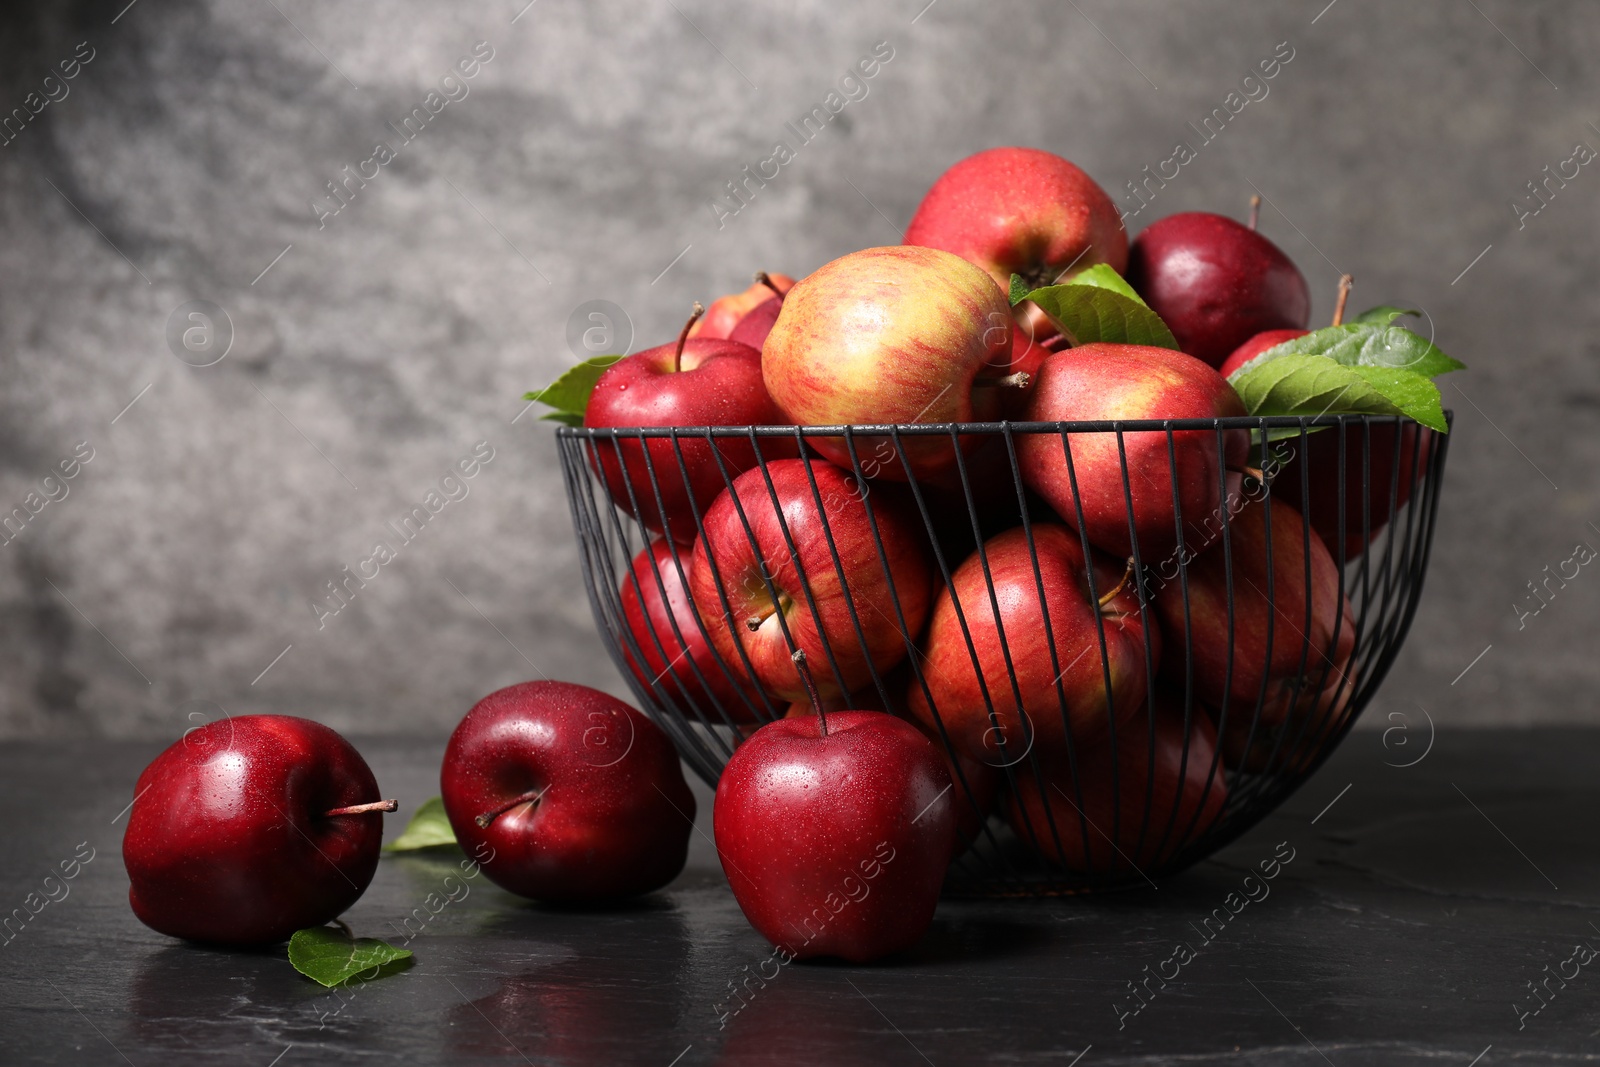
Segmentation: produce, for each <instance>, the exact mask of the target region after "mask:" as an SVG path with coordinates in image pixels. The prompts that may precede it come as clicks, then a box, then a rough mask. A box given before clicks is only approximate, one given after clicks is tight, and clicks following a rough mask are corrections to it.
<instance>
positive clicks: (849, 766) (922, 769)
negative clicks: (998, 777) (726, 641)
mask: <svg viewBox="0 0 1600 1067" xmlns="http://www.w3.org/2000/svg"><path fill="white" fill-rule="evenodd" d="M952 792H953V791H952V789H951V784H950V776H949V774H948V773H947V772H946V771H945V765H944V761H943V760H942V759H941V758H940V756H939V753H938V752H937V751H936V750H935V749H934V747H933V745H932V744H930V743H929V742H928V739H927V738H925V737H923V736H922V734H920V733H918V732H917V729H916V727H914V726H912V725H911V724H910V723H908V722H905V721H903V720H901V719H897V718H895V717H894V716H892V715H885V714H883V713H881V712H875V711H845V712H836V713H833V714H831V715H827V716H826V717H825V718H824V716H822V715H820V714H819V715H814V716H811V717H809V718H803V719H780V720H778V721H777V722H774V723H769V724H768V725H766V726H763V727H762V728H761V729H760V730H758V731H756V733H755V735H754V736H753V737H751V738H750V739H749V740H748V741H746V742H745V743H744V744H742V745H740V746H739V747H738V749H736V750H735V751H734V753H733V758H732V759H730V760H729V761H728V765H727V767H726V768H725V769H724V770H723V772H722V778H721V780H720V781H719V782H718V783H717V799H716V805H715V807H714V808H713V811H712V823H713V826H714V829H715V834H716V843H717V855H718V857H719V858H720V859H721V861H722V870H723V872H724V873H725V874H726V875H727V876H728V884H729V885H730V886H731V887H732V888H733V896H734V899H735V900H737V901H738V902H739V908H740V910H742V911H743V912H744V914H745V918H747V919H749V920H750V925H751V926H754V927H755V928H756V930H757V931H759V932H760V934H761V935H762V936H763V937H765V938H766V939H767V940H768V941H769V942H771V943H772V944H773V945H774V946H776V947H777V948H779V949H780V950H782V951H783V952H784V953H785V954H786V955H788V956H790V957H792V958H795V959H809V958H812V957H816V956H839V957H842V958H844V959H847V960H850V961H852V962H855V963H866V962H868V961H870V960H874V959H878V958H879V957H881V956H886V955H888V954H890V953H893V952H899V951H901V950H903V949H907V948H910V947H911V946H912V945H913V944H915V943H916V942H917V940H918V939H920V938H921V937H922V935H923V933H924V932H926V930H927V929H928V925H929V923H931V922H932V921H933V912H934V908H935V906H936V905H937V904H938V901H939V888H940V886H941V884H942V883H943V880H944V873H945V868H946V867H947V866H948V864H949V862H950V853H951V842H952V841H953V840H954V837H955V801H954V798H953V797H952V795H951V794H952Z"/></svg>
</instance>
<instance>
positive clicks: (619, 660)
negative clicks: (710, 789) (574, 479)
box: [589, 436, 731, 775]
mask: <svg viewBox="0 0 1600 1067" xmlns="http://www.w3.org/2000/svg"><path fill="white" fill-rule="evenodd" d="M612 443H613V445H615V444H616V441H615V438H613V439H612ZM589 444H590V448H591V449H592V452H591V458H592V460H593V462H594V469H596V470H604V465H603V463H602V462H601V459H600V452H599V441H598V439H597V438H596V437H594V436H591V437H590V438H589ZM643 454H644V455H645V456H646V457H647V458H646V463H647V464H648V462H649V461H648V456H649V451H648V450H647V449H646V450H643ZM616 455H617V463H618V470H619V471H620V472H621V475H622V478H621V480H622V482H623V484H624V485H625V486H626V487H627V495H628V504H629V506H630V514H632V515H634V516H637V515H639V514H640V511H639V510H638V499H637V497H636V495H635V493H634V491H633V483H632V479H631V478H629V477H628V476H627V465H626V463H625V462H624V461H623V453H622V450H621V448H620V447H617V448H616ZM646 469H647V472H648V471H649V468H648V466H647V468H646ZM600 481H601V484H600V486H598V487H597V488H599V489H600V491H601V492H604V478H603V477H602V478H601V480H600ZM651 481H652V484H653V486H654V488H655V490H656V499H657V506H658V507H659V506H660V500H661V495H660V487H659V485H654V481H655V479H654V477H653V474H652V478H651ZM597 510H598V511H600V512H602V513H603V514H605V516H606V517H607V518H608V519H609V520H610V523H611V526H610V529H611V530H612V531H613V532H614V534H615V536H616V544H617V548H618V552H619V555H620V556H621V560H622V564H623V566H629V565H630V563H631V560H632V553H633V547H632V545H631V544H630V543H629V539H628V535H627V531H626V530H625V529H624V527H623V525H622V522H621V519H620V517H619V514H618V513H619V510H620V509H619V508H618V507H616V506H615V505H614V504H613V505H611V506H605V507H600V508H598V509H597ZM657 514H658V515H660V516H661V517H662V518H663V519H665V513H664V511H662V512H658V513H657ZM596 519H597V520H598V522H599V523H600V529H601V530H602V531H603V530H605V529H606V527H605V526H604V525H603V520H599V516H598V515H597V516H596ZM662 525H663V526H665V525H666V523H665V522H663V524H662ZM639 529H640V530H641V539H642V538H643V537H644V536H645V532H644V527H643V524H642V522H641V523H639ZM602 536H604V534H602ZM603 543H604V542H602V544H603ZM604 555H605V565H604V566H603V567H600V568H596V569H597V570H598V572H599V580H600V582H602V583H603V584H604V586H605V588H606V592H607V594H608V595H607V597H606V604H607V606H608V608H615V609H616V614H615V616H614V617H613V621H612V623H611V625H610V626H609V628H608V629H609V630H610V632H611V633H612V634H613V635H614V637H613V641H612V643H611V645H612V659H613V661H614V662H615V663H616V666H617V669H618V671H619V672H621V673H622V675H623V677H624V678H626V679H634V674H633V671H632V669H631V668H630V666H629V664H628V662H627V659H628V657H627V655H626V653H625V650H626V652H631V653H632V655H633V656H634V660H633V662H635V663H644V662H645V656H644V652H643V649H641V648H639V647H638V642H637V641H636V640H635V639H634V637H633V633H632V630H631V628H630V627H629V626H628V625H627V620H626V619H625V618H623V617H622V616H621V612H620V605H621V602H622V597H621V590H620V589H619V588H618V587H617V586H616V584H615V580H614V575H615V573H616V567H615V565H614V564H613V563H612V561H611V559H610V557H609V553H604ZM634 680H635V681H636V680H637V679H634ZM643 688H644V690H645V693H649V692H654V693H657V694H659V696H660V697H662V698H664V697H665V691H664V690H662V689H661V688H660V687H659V686H657V685H654V684H652V685H650V686H646V687H643ZM645 693H641V694H640V696H641V700H643V697H644V695H645ZM643 702H644V703H646V704H650V703H652V702H651V701H648V700H643ZM665 703H666V704H667V706H668V707H671V706H672V704H671V702H670V701H665ZM651 717H652V718H653V719H654V720H655V721H656V722H657V723H658V724H660V725H661V726H663V727H664V728H666V729H667V732H668V735H669V736H672V737H675V738H678V739H680V741H681V743H682V746H683V747H682V748H681V749H680V751H683V750H689V751H692V752H694V753H695V755H696V757H697V758H696V759H693V760H691V761H690V764H691V766H694V767H695V768H696V770H697V771H701V768H702V766H703V767H704V768H705V769H706V770H713V769H715V768H717V767H718V766H720V765H721V763H722V762H724V761H725V760H726V759H727V757H728V755H729V754H731V752H730V750H729V749H728V747H727V745H726V744H725V743H724V742H723V741H722V739H721V738H719V737H716V735H715V734H712V735H711V736H712V738H713V740H714V741H715V742H716V743H717V747H718V748H720V749H722V750H723V754H722V755H721V756H720V757H719V756H717V755H714V754H712V752H711V751H709V750H708V749H707V747H706V742H705V740H704V738H702V737H701V736H700V735H699V734H698V733H696V732H695V731H694V730H692V729H691V728H690V725H689V721H688V720H687V718H686V717H682V716H680V717H673V716H663V715H656V714H652V716H651ZM680 718H681V719H682V721H681V722H680V721H679V719H680ZM701 773H702V775H703V771H701Z"/></svg>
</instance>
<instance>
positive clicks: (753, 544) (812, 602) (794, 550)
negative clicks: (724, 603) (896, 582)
mask: <svg viewBox="0 0 1600 1067" xmlns="http://www.w3.org/2000/svg"><path fill="white" fill-rule="evenodd" d="M801 462H802V463H804V464H806V474H807V479H808V481H809V483H810V485H811V490H812V502H813V503H814V504H816V507H817V516H818V518H820V519H821V520H822V532H823V536H824V537H825V538H826V539H827V542H828V547H829V550H830V553H831V554H832V556H833V560H834V574H835V576H837V577H838V579H839V587H840V592H841V593H842V594H843V597H844V601H845V603H846V604H849V603H850V586H849V584H848V583H847V582H846V581H845V578H844V568H843V567H842V566H840V565H839V562H838V553H837V552H836V551H834V550H833V532H832V530H831V528H830V525H829V523H828V513H827V510H826V509H825V508H824V507H823V506H822V497H821V495H820V494H819V493H817V491H816V481H815V480H814V479H812V478H811V477H810V476H811V474H812V471H811V464H812V463H813V462H821V461H813V460H811V459H805V458H803V459H802V460H801ZM754 469H756V470H759V471H760V472H761V481H762V484H764V485H765V486H766V489H767V502H768V503H769V504H770V505H771V506H772V516H773V518H774V519H775V520H776V521H777V524H778V530H779V532H781V533H782V534H783V544H784V550H785V551H786V552H788V554H789V560H788V562H789V564H790V565H791V566H792V567H793V568H794V572H795V576H796V577H797V578H798V579H799V583H800V591H801V592H802V593H804V594H805V601H806V610H807V611H809V612H810V613H811V620H812V622H813V624H814V625H815V629H816V633H817V639H818V640H819V641H821V643H822V654H823V657H824V658H825V659H826V660H827V661H828V669H829V670H830V671H832V672H833V678H834V681H835V682H836V683H837V684H838V686H839V692H840V694H841V695H843V696H845V697H848V696H849V693H850V686H849V685H848V684H846V682H845V680H844V671H843V669H842V668H841V667H840V666H839V658H838V656H837V655H835V654H834V651H833V642H832V640H830V639H829V637H828V628H827V627H826V626H825V625H824V624H823V619H822V612H821V611H819V610H818V608H817V601H816V596H815V594H814V591H813V590H812V588H811V575H810V574H808V573H807V572H806V565H805V561H804V560H802V559H801V558H800V548H799V546H798V544H797V543H796V542H795V539H794V532H793V531H792V530H790V529H789V521H788V519H787V518H785V517H784V514H783V502H782V501H781V500H779V499H778V489H777V486H775V485H774V484H773V482H772V472H771V470H769V469H768V467H767V465H766V464H764V463H763V464H760V465H758V466H757V467H755V468H754ZM730 495H731V496H732V498H733V500H734V503H735V504H736V505H739V518H740V521H741V522H742V523H743V524H744V529H745V536H746V537H748V538H749V539H750V551H751V552H752V553H753V554H754V555H755V556H756V557H757V558H758V559H759V560H760V561H761V580H762V582H763V583H765V585H766V587H767V595H768V596H769V597H771V598H772V607H773V614H774V615H776V616H777V619H778V628H779V630H780V632H781V633H782V634H783V639H784V643H785V644H787V645H788V647H789V648H790V649H791V650H794V649H798V648H799V647H800V644H799V642H798V641H797V640H796V639H795V636H794V633H793V632H792V631H791V630H790V628H789V621H788V618H787V616H786V615H785V613H784V611H783V608H782V604H781V602H780V601H779V599H778V591H777V585H776V583H775V582H774V581H773V569H772V567H771V566H770V564H771V563H772V561H770V560H768V559H767V558H766V556H765V555H764V554H763V552H762V551H761V544H760V542H759V541H757V540H756V537H755V533H754V531H753V528H752V527H751V526H750V522H749V520H748V518H747V517H746V516H745V512H744V507H743V505H742V504H740V502H739V494H737V493H733V494H730ZM708 554H709V553H708ZM851 617H852V619H854V610H853V609H852V611H851ZM735 624H736V622H735V620H732V619H730V620H729V625H730V626H733V625H735ZM737 625H743V622H742V621H739V622H737ZM860 632H861V630H860V626H859V624H858V625H857V626H856V633H857V636H858V638H859V636H860ZM734 634H735V635H736V637H738V639H739V640H740V641H741V642H742V641H743V636H742V635H740V634H739V632H738V630H734ZM864 646H865V642H863V647H864Z"/></svg>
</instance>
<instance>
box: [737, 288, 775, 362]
mask: <svg viewBox="0 0 1600 1067" xmlns="http://www.w3.org/2000/svg"><path fill="white" fill-rule="evenodd" d="M782 310H783V297H781V296H773V297H768V298H767V299H766V300H763V301H762V302H761V303H759V304H757V305H756V306H755V307H753V308H751V309H750V310H749V312H747V313H746V314H745V316H744V318H742V319H740V320H739V324H738V325H737V326H735V327H734V328H733V332H732V333H730V334H728V340H730V341H738V342H739V343H740V344H746V345H749V346H750V347H751V348H754V349H756V350H757V351H760V350H761V349H762V348H763V347H765V346H766V343H767V335H768V334H769V333H771V332H772V327H773V324H774V323H776V322H777V321H778V313H779V312H781V311H782Z"/></svg>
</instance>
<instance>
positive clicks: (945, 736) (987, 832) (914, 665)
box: [891, 433, 1016, 881]
mask: <svg viewBox="0 0 1600 1067" xmlns="http://www.w3.org/2000/svg"><path fill="white" fill-rule="evenodd" d="M891 440H892V441H893V444H894V449H895V456H896V458H897V459H898V460H899V462H900V464H901V466H902V468H903V469H905V470H908V471H909V470H910V464H909V460H908V457H907V455H906V452H905V448H904V445H903V444H902V443H901V441H900V437H899V434H898V433H896V434H895V436H894V437H893V438H892V439H891ZM956 465H957V471H958V473H960V472H964V469H965V465H964V463H963V461H962V459H961V456H960V454H959V452H958V453H957V456H956ZM961 481H962V488H963V492H964V493H965V495H966V497H967V503H968V516H969V517H972V516H973V511H974V509H973V506H972V500H971V493H970V489H969V487H968V486H967V483H966V480H965V477H964V476H963V477H962V478H961ZM907 485H908V487H909V488H910V491H911V497H912V500H913V501H914V502H915V503H916V506H917V511H918V514H920V515H921V517H922V523H923V528H924V530H925V531H926V532H927V534H928V539H929V545H930V546H931V548H932V551H933V557H934V563H935V566H937V567H938V569H939V575H940V577H941V578H942V579H943V585H944V588H946V589H952V588H953V587H954V584H955V582H954V578H953V576H952V572H951V570H950V565H949V562H948V561H947V560H946V558H945V554H944V549H943V548H942V547H941V546H940V544H939V538H938V537H937V536H935V529H934V524H933V516H932V513H931V512H930V510H929V507H928V502H927V499H926V498H925V496H924V495H923V491H922V487H921V485H920V484H919V483H918V481H917V479H916V478H914V477H913V478H911V479H909V480H908V482H907ZM951 603H952V606H953V608H954V609H955V613H956V619H957V622H958V623H960V625H961V631H962V634H963V635H964V636H965V637H966V640H967V645H968V649H969V651H970V649H971V647H972V639H971V635H970V633H969V632H968V628H967V622H966V618H965V616H964V615H963V613H962V608H961V604H960V601H959V600H958V599H957V598H956V597H955V596H954V594H953V593H952V595H951ZM930 614H931V610H930ZM913 651H914V653H915V654H914V655H913V656H912V657H911V673H912V676H913V678H914V679H915V682H916V684H917V685H918V686H920V687H921V689H922V697H923V700H924V701H925V702H926V703H927V705H928V710H929V713H930V714H931V715H932V716H933V721H934V726H935V727H936V728H937V730H938V732H939V739H940V741H941V742H943V744H944V746H945V751H946V752H947V753H954V752H956V751H958V749H957V748H956V746H955V744H954V742H952V741H951V739H950V732H949V730H948V728H947V727H946V726H945V722H944V717H943V715H942V714H941V713H940V711H939V708H938V705H937V704H936V703H935V702H934V699H933V692H932V690H931V689H930V688H929V686H928V680H927V676H926V675H925V674H924V673H923V671H922V668H921V666H920V664H919V662H918V661H919V660H925V659H926V657H925V656H924V655H923V654H922V652H921V650H920V649H917V648H916V647H915V645H913ZM982 683H983V679H982V676H981V674H980V675H979V685H980V692H981V693H982V694H983V696H984V700H985V702H986V705H987V706H988V708H989V712H990V716H991V721H993V713H994V709H993V704H992V703H991V702H989V697H988V690H987V688H985V687H983V685H982ZM1003 751H1004V750H1003V748H1002V752H1003ZM950 764H951V766H952V767H954V768H955V772H956V774H957V776H958V777H960V778H961V780H962V787H963V788H964V789H965V790H966V793H967V798H968V802H969V803H970V804H971V805H972V808H973V811H974V812H975V813H976V814H977V815H978V816H979V817H980V819H982V823H981V825H980V828H979V829H980V832H981V834H982V839H981V840H983V841H984V842H985V843H987V844H988V845H989V846H990V849H991V850H992V855H993V856H995V857H998V859H999V861H1000V866H1001V868H1002V870H1001V874H1002V877H1003V878H1004V879H1005V880H1007V881H1014V880H1015V877H1016V871H1015V868H1014V866H1013V864H1012V862H1011V859H1010V857H1008V856H1007V855H1006V854H1005V853H1004V851H1003V850H1002V849H1001V848H1000V843H999V841H998V839H997V838H996V837H995V835H994V831H993V830H992V829H991V828H990V825H989V820H988V818H987V813H985V812H984V811H983V810H982V806H981V805H980V804H979V803H978V800H977V796H976V794H975V793H974V792H973V791H972V789H971V787H970V786H969V785H968V784H967V782H966V772H965V771H963V770H962V768H961V761H960V760H958V759H952V760H950ZM977 843H978V842H977V841H974V847H976V845H977ZM970 851H971V850H969V852H970ZM964 858H965V857H963V859H964Z"/></svg>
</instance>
